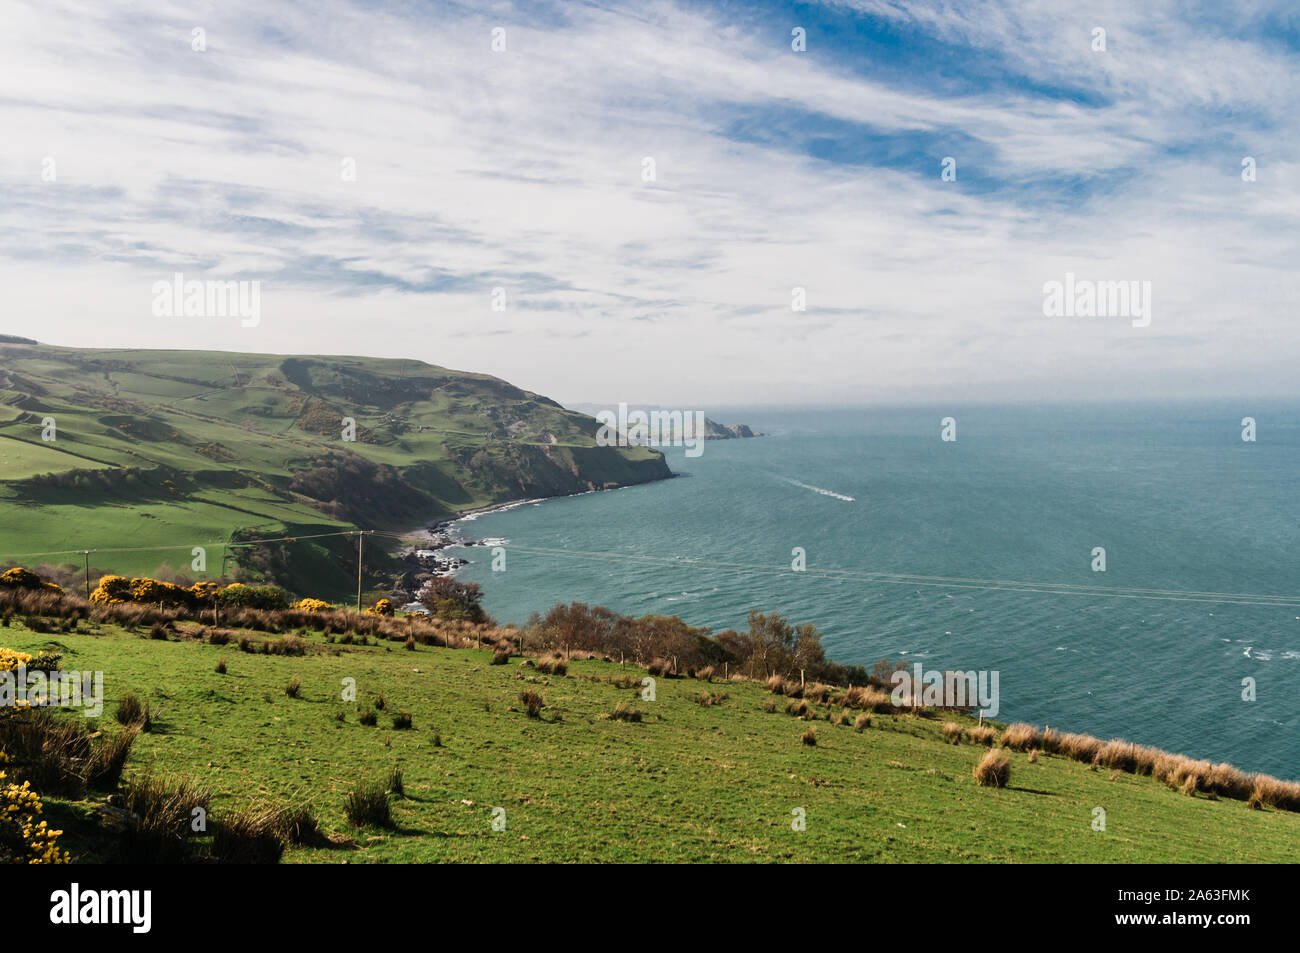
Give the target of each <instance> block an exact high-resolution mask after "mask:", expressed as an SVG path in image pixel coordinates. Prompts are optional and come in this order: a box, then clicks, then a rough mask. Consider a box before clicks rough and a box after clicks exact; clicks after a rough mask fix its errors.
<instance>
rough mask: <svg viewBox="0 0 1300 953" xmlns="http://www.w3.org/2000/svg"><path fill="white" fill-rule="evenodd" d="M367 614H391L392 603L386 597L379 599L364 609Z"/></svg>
mask: <svg viewBox="0 0 1300 953" xmlns="http://www.w3.org/2000/svg"><path fill="white" fill-rule="evenodd" d="M366 614H367V615H377V616H391V615H392V614H393V603H392V602H391V601H390V600H388V599H380V600H379V601H378V602H376V603H375V604H374V605H373V606H371V607H370V608H369V609H367V610H366Z"/></svg>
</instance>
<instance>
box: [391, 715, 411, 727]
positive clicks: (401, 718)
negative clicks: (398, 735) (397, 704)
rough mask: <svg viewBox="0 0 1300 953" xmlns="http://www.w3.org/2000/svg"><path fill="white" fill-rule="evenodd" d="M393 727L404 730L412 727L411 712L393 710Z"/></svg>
mask: <svg viewBox="0 0 1300 953" xmlns="http://www.w3.org/2000/svg"><path fill="white" fill-rule="evenodd" d="M393 727H394V728H395V729H397V730H398V731H403V730H405V729H407V728H410V727H411V713H410V712H409V711H397V712H393Z"/></svg>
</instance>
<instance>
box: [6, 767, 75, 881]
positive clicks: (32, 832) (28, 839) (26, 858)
mask: <svg viewBox="0 0 1300 953" xmlns="http://www.w3.org/2000/svg"><path fill="white" fill-rule="evenodd" d="M6 760H8V758H7V756H6V755H5V753H4V752H3V751H0V864H8V863H20V864H66V863H68V862H69V861H70V859H71V858H70V857H69V856H68V852H67V851H65V850H62V849H60V847H59V837H60V836H61V835H62V834H63V831H56V830H51V829H50V827H49V825H48V824H47V823H46V822H45V821H41V820H37V817H38V816H39V815H40V814H41V813H42V812H43V811H44V805H43V804H41V799H40V797H38V796H37V794H36V792H35V791H33V790H32V789H31V787H30V786H29V785H28V784H25V783H24V784H21V785H19V784H13V783H12V782H11V783H5V779H6V778H7V775H6V774H5V771H4V769H3V765H4V763H5V761H6Z"/></svg>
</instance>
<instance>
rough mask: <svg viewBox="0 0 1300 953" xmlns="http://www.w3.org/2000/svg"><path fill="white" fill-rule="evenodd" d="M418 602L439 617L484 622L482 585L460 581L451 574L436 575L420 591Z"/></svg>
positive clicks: (485, 619)
mask: <svg viewBox="0 0 1300 953" xmlns="http://www.w3.org/2000/svg"><path fill="white" fill-rule="evenodd" d="M420 602H421V603H423V604H424V607H425V608H426V609H428V610H429V612H430V613H432V614H433V615H435V616H437V617H438V618H439V619H464V620H466V621H469V622H486V621H487V613H486V612H484V611H483V605H482V603H483V587H482V586H480V585H479V584H478V583H476V582H461V581H460V580H459V579H454V578H452V577H451V576H436V577H435V578H433V579H430V580H429V584H428V585H427V586H425V587H424V590H423V591H422V592H421V593H420Z"/></svg>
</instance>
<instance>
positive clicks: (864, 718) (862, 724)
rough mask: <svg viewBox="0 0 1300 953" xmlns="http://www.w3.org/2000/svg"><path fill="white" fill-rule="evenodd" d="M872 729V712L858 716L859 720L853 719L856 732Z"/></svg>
mask: <svg viewBox="0 0 1300 953" xmlns="http://www.w3.org/2000/svg"><path fill="white" fill-rule="evenodd" d="M870 727H871V713H870V712H865V711H864V712H863V713H862V714H860V715H858V717H857V718H855V719H853V730H854V731H861V730H862V729H864V728H870Z"/></svg>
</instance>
